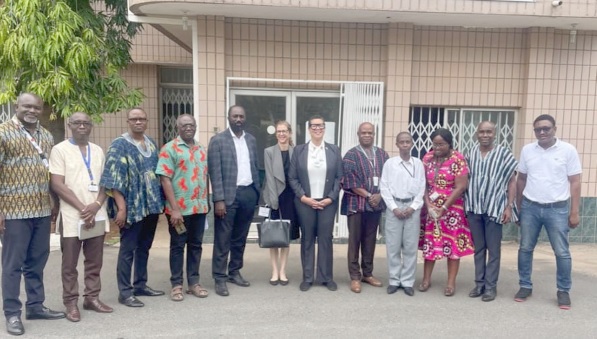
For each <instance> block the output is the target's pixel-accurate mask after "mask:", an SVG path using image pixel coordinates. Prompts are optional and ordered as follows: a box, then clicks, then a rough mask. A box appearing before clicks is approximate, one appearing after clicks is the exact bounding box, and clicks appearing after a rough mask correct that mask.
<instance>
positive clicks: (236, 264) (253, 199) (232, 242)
mask: <svg viewBox="0 0 597 339" xmlns="http://www.w3.org/2000/svg"><path fill="white" fill-rule="evenodd" d="M257 199H258V195H257V191H256V190H255V187H254V186H253V185H251V186H239V187H238V189H237V190H236V197H235V199H234V202H233V203H232V205H228V206H226V215H225V216H224V218H218V217H215V228H214V251H213V261H212V274H213V278H214V280H215V281H216V282H222V281H226V280H227V278H228V275H235V274H238V271H240V269H241V268H243V255H244V253H245V245H246V244H247V235H248V234H249V227H250V226H251V221H252V220H253V213H255V206H256V205H257ZM229 255H230V262H228V256H229Z"/></svg>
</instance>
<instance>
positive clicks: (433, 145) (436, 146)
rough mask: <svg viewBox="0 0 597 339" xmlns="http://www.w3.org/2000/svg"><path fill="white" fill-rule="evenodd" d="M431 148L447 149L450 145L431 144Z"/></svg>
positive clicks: (444, 143)
mask: <svg viewBox="0 0 597 339" xmlns="http://www.w3.org/2000/svg"><path fill="white" fill-rule="evenodd" d="M431 146H432V147H433V148H440V147H446V146H449V144H448V143H446V142H442V143H439V144H436V143H433V144H431Z"/></svg>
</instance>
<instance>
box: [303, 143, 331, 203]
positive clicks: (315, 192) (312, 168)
mask: <svg viewBox="0 0 597 339" xmlns="http://www.w3.org/2000/svg"><path fill="white" fill-rule="evenodd" d="M307 171H308V172H309V187H310V191H311V198H313V199H321V198H323V190H324V188H325V177H326V174H327V161H326V158H325V143H324V142H322V143H321V145H319V146H315V145H313V143H311V142H309V154H308V155H307Z"/></svg>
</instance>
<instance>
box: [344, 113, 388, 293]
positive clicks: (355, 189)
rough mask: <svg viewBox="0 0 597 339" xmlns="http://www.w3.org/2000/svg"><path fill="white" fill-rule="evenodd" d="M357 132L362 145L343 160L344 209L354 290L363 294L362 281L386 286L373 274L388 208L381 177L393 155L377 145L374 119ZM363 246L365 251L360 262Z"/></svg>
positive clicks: (352, 287) (349, 263)
mask: <svg viewBox="0 0 597 339" xmlns="http://www.w3.org/2000/svg"><path fill="white" fill-rule="evenodd" d="M357 135H358V137H359V145H358V146H356V147H353V148H351V149H350V150H349V151H348V152H346V154H345V155H344V159H342V167H343V169H344V176H343V177H342V188H343V189H344V197H343V198H342V206H341V208H340V212H341V213H342V215H346V216H347V219H348V272H349V274H350V280H351V283H350V290H351V291H353V292H355V293H360V292H361V280H362V281H363V282H366V283H368V284H370V285H371V286H375V287H381V286H383V284H382V282H381V281H379V279H377V278H375V277H374V276H373V256H374V254H375V242H376V241H377V226H378V225H379V219H380V218H381V212H382V211H383V210H384V209H385V205H384V202H383V200H382V199H381V194H380V192H379V179H380V178H381V170H382V168H383V165H384V163H385V162H386V161H387V160H388V158H389V156H388V153H386V151H384V150H383V149H381V148H379V147H376V146H375V145H373V144H374V142H375V126H373V124H371V123H370V122H364V123H362V124H361V125H360V126H359V130H358V132H357ZM359 249H360V252H361V253H362V258H361V264H360V265H359ZM361 270H362V274H361Z"/></svg>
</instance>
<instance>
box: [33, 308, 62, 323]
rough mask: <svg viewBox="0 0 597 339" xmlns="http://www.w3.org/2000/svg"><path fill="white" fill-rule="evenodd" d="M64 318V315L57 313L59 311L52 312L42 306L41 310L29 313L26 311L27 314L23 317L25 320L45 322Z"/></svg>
mask: <svg viewBox="0 0 597 339" xmlns="http://www.w3.org/2000/svg"><path fill="white" fill-rule="evenodd" d="M64 317H66V313H64V312H59V311H52V310H51V309H49V308H47V307H45V306H42V307H41V309H39V310H37V311H33V310H32V311H29V310H27V314H26V315H25V319H27V320H35V319H45V320H54V319H62V318H64Z"/></svg>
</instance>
